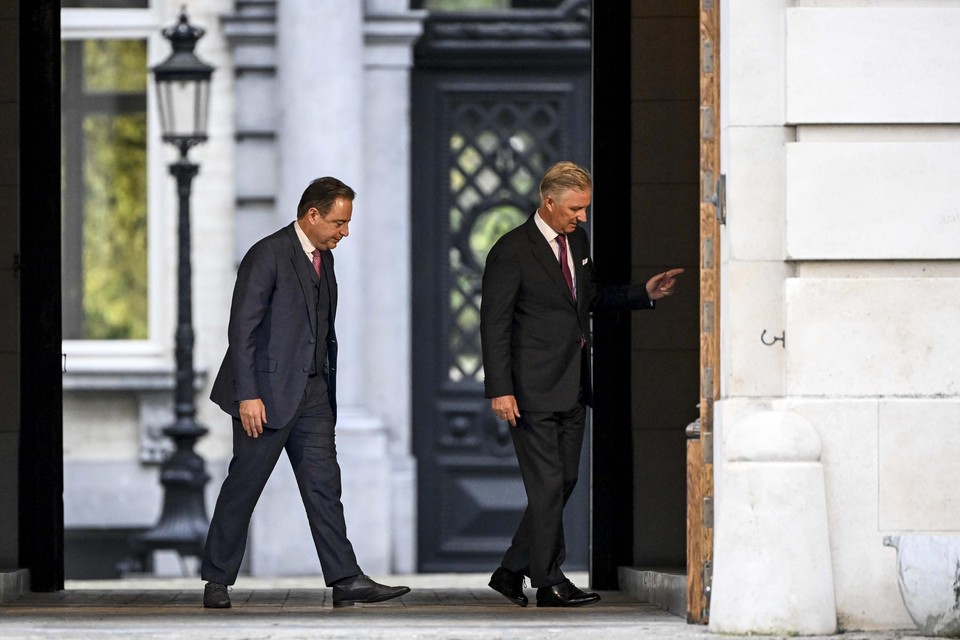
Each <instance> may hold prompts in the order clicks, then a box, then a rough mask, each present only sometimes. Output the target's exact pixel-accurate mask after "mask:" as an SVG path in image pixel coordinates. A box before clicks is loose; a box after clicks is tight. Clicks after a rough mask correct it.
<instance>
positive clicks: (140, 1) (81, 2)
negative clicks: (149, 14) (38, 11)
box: [60, 0, 150, 9]
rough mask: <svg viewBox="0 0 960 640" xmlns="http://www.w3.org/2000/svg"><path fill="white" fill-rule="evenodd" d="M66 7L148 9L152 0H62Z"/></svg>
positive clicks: (62, 4) (61, 4) (62, 5)
mask: <svg viewBox="0 0 960 640" xmlns="http://www.w3.org/2000/svg"><path fill="white" fill-rule="evenodd" d="M60 6H61V7H62V8H64V9H148V8H149V7H150V0H61V2H60Z"/></svg>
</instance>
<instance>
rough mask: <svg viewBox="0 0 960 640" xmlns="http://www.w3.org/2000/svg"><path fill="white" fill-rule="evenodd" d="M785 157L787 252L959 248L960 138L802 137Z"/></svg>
mask: <svg viewBox="0 0 960 640" xmlns="http://www.w3.org/2000/svg"><path fill="white" fill-rule="evenodd" d="M786 158H787V163H786V166H787V171H786V175H787V189H786V195H787V197H786V219H787V220H786V231H787V233H786V245H787V246H786V249H787V256H788V257H789V258H790V259H793V260H880V259H887V260H889V259H914V260H924V259H952V258H956V257H957V256H958V255H960V205H958V204H957V203H958V202H960V183H958V182H957V180H956V179H955V177H956V174H957V167H960V143H956V142H940V143H936V142H916V143H906V142H900V143H896V142H887V143H870V142H862V143H854V142H846V143H805V142H804V143H795V144H788V145H787V152H786Z"/></svg>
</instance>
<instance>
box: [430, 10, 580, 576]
mask: <svg viewBox="0 0 960 640" xmlns="http://www.w3.org/2000/svg"><path fill="white" fill-rule="evenodd" d="M412 104H413V111H414V113H413V183H414V188H413V203H412V204H413V212H414V214H413V215H414V220H413V222H412V228H413V229H414V233H413V243H414V244H413V256H414V264H413V282H414V287H415V291H416V294H415V295H414V296H413V300H414V307H413V326H414V329H413V371H414V383H413V406H414V410H413V425H414V426H413V432H414V433H413V437H414V452H415V454H416V456H417V465H418V487H419V488H418V494H419V495H418V528H419V549H418V562H419V569H420V570H421V571H490V570H492V569H493V568H494V567H496V566H497V564H498V563H499V561H500V558H501V556H502V554H503V552H504V551H505V550H506V548H507V546H509V542H510V539H511V537H512V535H513V533H514V530H515V529H516V526H517V524H518V523H519V521H520V517H521V515H522V512H523V508H524V507H525V505H526V497H525V495H524V491H523V484H522V481H521V479H520V474H519V470H518V468H517V461H516V456H515V454H514V451H513V444H512V442H511V439H510V434H509V431H508V429H509V427H508V426H507V425H506V423H500V422H498V421H496V420H495V419H494V417H493V415H492V413H491V412H490V409H489V403H488V401H486V400H484V398H483V367H482V362H481V360H480V337H479V307H480V278H481V275H482V273H483V264H484V260H485V258H486V253H487V251H488V250H489V249H490V247H491V246H492V245H493V243H494V242H495V241H496V240H497V238H499V237H500V235H502V234H503V233H504V232H506V231H508V230H509V229H511V228H513V227H515V226H517V225H519V224H520V223H521V222H523V221H524V220H525V219H526V218H527V217H528V216H529V215H530V214H531V213H533V211H534V209H536V206H537V201H538V186H539V181H540V177H541V176H542V174H543V172H544V171H545V170H546V168H547V167H549V166H550V165H551V164H553V163H554V162H556V161H558V160H564V159H569V160H573V161H575V162H578V163H581V164H584V165H589V161H590V42H589V2H586V1H583V2H565V3H563V4H562V6H561V7H560V8H558V9H550V10H544V9H539V10H538V9H529V10H512V11H507V12H501V13H496V14H494V13H474V14H465V13H464V14H435V15H431V17H430V18H428V19H427V22H426V24H425V32H424V36H423V37H422V39H421V40H420V42H419V43H418V45H417V47H416V50H415V66H414V73H413V102H412ZM586 463H587V456H586V455H585V456H584V459H583V463H582V464H583V466H582V473H581V478H582V479H583V481H582V482H581V483H580V486H578V488H577V491H576V492H575V494H574V496H573V497H572V498H571V502H570V504H569V506H568V508H567V521H566V527H565V528H566V536H567V546H568V558H567V563H566V565H565V567H567V568H572V569H585V568H586V567H587V548H588V522H589V491H588V484H589V483H588V481H587V479H588V478H589V474H588V473H587V470H588V469H587V467H586Z"/></svg>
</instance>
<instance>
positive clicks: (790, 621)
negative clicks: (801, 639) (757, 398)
mask: <svg viewBox="0 0 960 640" xmlns="http://www.w3.org/2000/svg"><path fill="white" fill-rule="evenodd" d="M718 494H719V492H718ZM716 506H717V518H716V529H715V534H714V570H713V592H712V598H711V603H710V630H711V631H714V632H717V633H735V634H771V635H780V634H782V635H823V634H832V633H835V632H836V630H837V613H836V603H835V599H834V589H833V568H832V564H831V554H830V537H829V530H828V528H827V503H826V490H825V487H824V480H823V469H822V466H821V464H820V438H819V437H818V436H817V433H816V431H815V430H814V428H813V427H812V426H811V425H810V423H808V422H807V421H806V420H804V419H803V418H801V417H800V416H798V415H797V414H794V413H791V412H787V411H761V412H758V413H754V414H752V415H750V416H748V417H747V418H744V419H743V420H741V421H740V422H738V423H736V424H734V425H732V427H731V428H728V430H727V433H726V436H725V438H724V471H723V487H722V499H721V500H719V502H718V503H717V505H716Z"/></svg>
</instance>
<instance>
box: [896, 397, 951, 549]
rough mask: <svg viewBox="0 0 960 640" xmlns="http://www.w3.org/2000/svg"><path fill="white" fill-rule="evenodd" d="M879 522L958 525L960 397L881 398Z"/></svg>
mask: <svg viewBox="0 0 960 640" xmlns="http://www.w3.org/2000/svg"><path fill="white" fill-rule="evenodd" d="M878 433H879V451H878V458H879V470H878V473H879V478H880V487H879V495H880V498H879V508H880V524H879V528H880V529H882V530H884V531H892V532H905V531H941V532H949V533H956V532H957V531H960V495H958V493H957V490H956V489H957V487H958V486H960V465H958V464H957V460H960V400H958V399H944V400H933V399H930V400H912V399H902V400H887V399H882V400H880V418H879V431H878Z"/></svg>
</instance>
